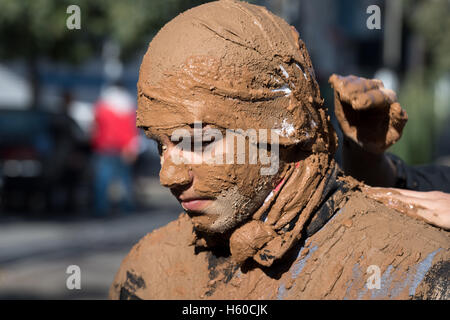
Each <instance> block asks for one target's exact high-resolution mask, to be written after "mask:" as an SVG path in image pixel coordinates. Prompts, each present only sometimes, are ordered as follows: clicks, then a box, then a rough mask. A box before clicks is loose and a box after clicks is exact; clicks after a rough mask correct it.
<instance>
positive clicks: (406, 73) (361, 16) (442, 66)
mask: <svg viewBox="0 0 450 320" xmlns="http://www.w3.org/2000/svg"><path fill="white" fill-rule="evenodd" d="M204 2H206V1H201V0H149V1H141V0H135V1H131V2H130V1H122V0H118V1H88V0H73V1H72V0H71V1H60V0H46V1H44V0H36V1H33V0H25V1H14V0H0V39H1V43H2V46H1V47H0V299H105V298H107V294H108V289H109V286H110V284H111V282H112V280H113V277H114V274H115V272H116V271H117V270H118V268H119V265H120V262H121V261H122V259H123V258H124V257H125V255H126V253H127V252H128V251H129V250H130V248H131V247H132V245H133V244H135V243H136V242H137V241H138V240H139V239H140V238H141V237H142V236H143V235H145V234H146V233H148V232H151V231H152V230H153V229H155V228H158V227H161V226H163V225H165V224H166V223H167V222H169V221H171V220H174V219H176V217H177V216H178V215H179V213H180V212H181V211H182V208H181V206H180V205H179V204H178V202H177V201H176V199H175V198H174V197H173V196H172V195H171V194H170V192H169V191H168V190H165V189H164V188H163V187H161V186H160V185H159V178H158V172H159V169H160V164H159V155H158V150H157V147H156V144H155V143H153V142H152V141H150V140H148V139H147V138H146V137H145V136H144V135H143V133H142V132H140V131H138V130H137V129H136V128H135V127H134V122H135V109H136V94H137V92H136V83H137V80H138V75H139V66H140V63H141V59H142V56H143V54H144V53H145V51H146V49H147V46H148V43H149V42H150V41H151V39H152V37H153V36H154V35H155V34H156V33H157V31H158V30H159V29H160V28H161V27H162V26H163V25H164V24H165V23H166V22H168V21H169V20H171V19H172V18H173V17H175V16H176V15H177V14H179V13H180V12H182V11H185V10H187V9H188V8H191V7H193V6H196V5H199V4H201V3H204ZM249 2H252V3H255V4H259V5H264V6H266V7H267V8H268V9H269V10H271V11H272V12H274V13H275V14H277V15H279V16H281V17H283V18H284V19H285V20H286V21H287V22H289V23H290V24H292V25H294V26H295V27H296V28H297V30H298V31H299V34H300V37H301V38H302V39H303V40H304V42H305V43H306V46H307V48H308V51H309V53H310V55H311V59H312V61H313V65H314V68H315V72H316V77H317V79H318V82H319V84H320V87H321V92H322V96H323V98H324V99H325V104H326V106H327V107H328V108H329V110H330V114H331V117H332V120H333V121H334V126H335V128H336V129H337V131H338V135H339V136H340V137H341V136H342V135H341V133H340V132H339V127H338V125H337V122H336V121H335V119H334V116H333V90H332V89H331V87H330V85H329V84H328V77H329V76H330V75H331V74H332V73H338V74H341V75H349V74H355V75H358V76H362V77H366V78H374V77H376V78H379V79H381V80H383V82H384V84H385V87H387V88H391V89H393V90H394V91H396V92H397V95H398V97H399V101H400V104H401V106H402V107H403V108H404V109H405V110H406V111H407V113H408V116H409V121H408V123H407V125H406V127H405V130H404V133H403V137H402V139H401V140H400V141H399V142H398V143H397V144H396V145H395V146H394V147H393V148H391V149H390V150H389V151H390V152H393V153H395V154H397V155H398V156H400V157H401V158H402V159H403V160H405V161H406V162H407V163H408V164H423V163H439V164H443V165H450V143H449V141H450V126H448V123H449V120H450V55H449V54H448V52H450V36H449V34H450V12H449V7H450V4H449V2H448V1H447V0H436V1H426V0H398V1H387V0H337V1H336V0H258V1H249ZM74 5H75V6H74ZM372 5H375V6H377V7H378V8H380V13H381V27H380V28H379V29H377V28H375V29H369V28H368V25H367V19H368V18H369V16H370V15H371V12H372V11H371V12H369V13H368V11H367V9H368V7H369V6H372ZM77 8H78V9H77ZM77 13H78V15H77ZM155 116H157V115H155ZM336 158H337V161H338V162H339V161H340V153H339V152H338V153H337V155H336ZM69 265H77V266H79V267H80V270H81V289H80V290H69V289H68V288H67V287H66V279H67V277H68V274H66V269H67V267H68V266H69Z"/></svg>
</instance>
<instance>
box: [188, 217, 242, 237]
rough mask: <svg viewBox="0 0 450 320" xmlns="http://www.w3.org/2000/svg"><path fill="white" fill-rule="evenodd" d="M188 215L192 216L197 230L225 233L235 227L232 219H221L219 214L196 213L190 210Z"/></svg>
mask: <svg viewBox="0 0 450 320" xmlns="http://www.w3.org/2000/svg"><path fill="white" fill-rule="evenodd" d="M188 215H189V216H190V217H191V221H192V223H193V225H194V228H195V230H196V231H200V232H205V233H211V234H214V233H225V232H227V231H229V230H231V229H232V228H233V227H235V226H234V224H232V223H231V221H228V220H227V219H220V217H219V216H218V215H211V214H203V215H195V213H192V212H191V213H189V212H188Z"/></svg>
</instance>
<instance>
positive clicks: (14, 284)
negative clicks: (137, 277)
mask: <svg viewBox="0 0 450 320" xmlns="http://www.w3.org/2000/svg"><path fill="white" fill-rule="evenodd" d="M150 189H151V190H150V191H151V192H150V193H151V194H152V195H151V198H152V199H153V200H151V201H149V202H150V204H151V208H150V209H149V210H147V211H146V212H140V213H133V214H129V215H120V216H113V217H107V218H102V219H89V218H82V219H72V220H68V221H49V220H46V221H32V222H30V221H24V220H22V221H20V220H15V221H3V222H1V221H0V299H106V298H107V296H108V290H109V287H110V285H111V283H112V281H113V279H114V276H115V273H116V272H117V270H118V268H119V266H120V263H121V261H122V259H123V258H124V257H125V256H126V254H127V253H128V251H129V250H130V249H131V247H132V246H133V244H135V243H136V242H137V241H138V240H139V239H140V238H141V237H142V236H144V235H145V234H147V233H148V232H151V231H152V230H154V229H156V228H159V227H161V226H164V225H165V224H167V223H168V222H169V221H172V220H174V219H176V218H177V217H178V215H179V213H180V212H181V207H180V206H179V205H178V203H177V202H176V200H175V199H174V198H173V197H172V196H171V195H170V194H169V193H168V192H167V191H166V190H164V189H161V188H160V187H159V186H158V185H157V184H156V183H155V184H152V186H151V187H150ZM70 265H77V266H79V267H80V271H81V282H80V283H81V289H79V290H78V289H73V290H69V289H68V288H67V286H66V280H67V278H68V277H69V276H70V274H67V273H66V270H67V267H68V266H70Z"/></svg>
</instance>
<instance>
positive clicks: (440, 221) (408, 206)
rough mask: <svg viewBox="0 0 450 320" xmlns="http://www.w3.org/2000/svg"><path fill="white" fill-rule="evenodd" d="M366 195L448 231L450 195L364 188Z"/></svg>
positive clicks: (449, 223) (449, 225)
mask: <svg viewBox="0 0 450 320" xmlns="http://www.w3.org/2000/svg"><path fill="white" fill-rule="evenodd" d="M365 191H366V193H367V195H368V196H369V197H370V198H372V199H374V200H377V201H379V202H382V203H384V204H385V205H386V206H388V207H391V208H393V209H395V210H397V211H399V212H402V213H404V214H407V215H409V216H412V217H415V218H419V219H422V220H424V221H425V222H427V223H429V224H432V225H435V226H437V227H440V228H443V229H445V230H450V194H448V193H444V192H440V191H430V192H418V191H411V190H404V189H396V188H370V187H368V188H366V190H365Z"/></svg>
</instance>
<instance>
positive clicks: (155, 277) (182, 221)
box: [109, 213, 207, 300]
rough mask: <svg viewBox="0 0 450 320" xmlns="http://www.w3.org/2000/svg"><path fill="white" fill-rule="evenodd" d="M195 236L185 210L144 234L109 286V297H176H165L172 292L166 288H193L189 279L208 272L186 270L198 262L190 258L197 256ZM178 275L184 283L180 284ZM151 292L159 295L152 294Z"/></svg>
mask: <svg viewBox="0 0 450 320" xmlns="http://www.w3.org/2000/svg"><path fill="white" fill-rule="evenodd" d="M194 239H195V237H194V233H193V228H192V223H191V222H190V219H189V217H188V216H187V215H186V214H185V213H182V214H180V216H179V217H178V219H177V220H174V221H172V222H170V223H169V224H167V225H166V226H164V227H161V228H159V229H157V230H154V231H153V232H151V233H149V234H147V235H146V236H144V237H143V238H142V239H141V240H139V242H138V243H137V244H135V245H134V246H133V248H132V249H131V250H130V252H129V253H128V255H127V256H126V257H125V259H124V260H123V261H122V264H121V266H120V269H119V271H118V272H117V274H116V276H115V279H114V282H113V284H112V286H111V288H110V292H109V297H110V299H124V300H136V299H155V298H158V299H176V297H173V296H167V297H166V296H164V292H170V290H167V289H168V287H172V284H174V288H173V289H174V291H172V292H179V294H180V295H181V296H183V295H184V294H186V292H185V291H187V290H191V289H190V286H189V285H188V286H186V282H190V281H194V280H196V279H194V278H196V277H201V276H202V274H205V273H207V269H206V268H205V270H203V271H204V272H201V270H187V269H186V266H189V265H191V266H192V265H196V264H195V263H192V261H191V260H192V259H196V258H198V257H196V255H195V254H194V246H193V241H194ZM200 259H201V257H200ZM184 262H185V263H184ZM169 277H170V279H169ZM176 278H180V279H181V282H179V283H178V284H177V281H174V280H175V279H176ZM161 284H163V285H165V286H167V287H166V288H165V289H164V290H158V287H157V286H158V285H161ZM152 292H153V293H155V294H156V293H158V295H157V296H153V295H152ZM161 293H162V296H161Z"/></svg>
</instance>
